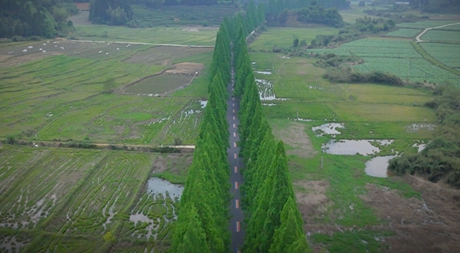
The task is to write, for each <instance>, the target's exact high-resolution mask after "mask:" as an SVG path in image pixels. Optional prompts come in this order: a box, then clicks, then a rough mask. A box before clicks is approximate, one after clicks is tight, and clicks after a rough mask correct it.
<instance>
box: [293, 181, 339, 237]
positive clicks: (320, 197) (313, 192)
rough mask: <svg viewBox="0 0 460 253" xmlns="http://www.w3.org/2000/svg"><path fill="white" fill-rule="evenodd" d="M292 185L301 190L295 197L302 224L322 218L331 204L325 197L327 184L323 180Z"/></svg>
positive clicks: (298, 182) (299, 182)
mask: <svg viewBox="0 0 460 253" xmlns="http://www.w3.org/2000/svg"><path fill="white" fill-rule="evenodd" d="M294 185H295V186H299V187H301V188H302V190H301V191H297V192H296V193H295V195H296V199H297V206H298V207H299V210H300V213H301V214H302V218H303V221H304V224H312V223H314V222H315V219H316V218H320V217H322V216H323V214H324V213H325V212H326V210H327V207H328V206H329V205H330V204H331V202H330V200H329V199H328V197H327V196H326V195H325V193H326V190H327V187H328V186H329V184H328V183H327V182H326V181H324V180H318V181H306V180H302V181H297V182H294ZM306 231H310V230H306Z"/></svg>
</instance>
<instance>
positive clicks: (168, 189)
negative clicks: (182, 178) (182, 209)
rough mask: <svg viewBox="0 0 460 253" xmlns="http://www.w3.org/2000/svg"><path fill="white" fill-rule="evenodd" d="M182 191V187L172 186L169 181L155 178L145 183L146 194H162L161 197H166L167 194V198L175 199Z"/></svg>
mask: <svg viewBox="0 0 460 253" xmlns="http://www.w3.org/2000/svg"><path fill="white" fill-rule="evenodd" d="M183 191H184V186H182V185H177V184H172V183H170V182H169V181H166V180H163V179H160V178H157V177H153V178H151V179H149V181H148V182H147V193H149V194H153V195H158V194H162V195H163V196H166V193H169V196H171V198H172V199H175V198H176V197H179V198H180V196H181V195H182V192H183Z"/></svg>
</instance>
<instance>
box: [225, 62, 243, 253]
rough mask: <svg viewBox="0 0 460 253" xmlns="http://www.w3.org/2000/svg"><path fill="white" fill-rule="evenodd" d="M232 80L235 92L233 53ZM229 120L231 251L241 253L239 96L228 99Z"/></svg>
mask: <svg viewBox="0 0 460 253" xmlns="http://www.w3.org/2000/svg"><path fill="white" fill-rule="evenodd" d="M231 71H232V82H231V83H230V84H229V85H228V88H227V89H228V93H229V94H233V89H234V85H235V71H234V69H233V53H232V70H231ZM227 105H228V109H227V121H228V123H229V132H230V148H228V149H227V153H228V162H229V164H230V184H231V188H230V189H231V190H230V194H231V196H232V198H231V202H230V217H231V219H230V232H231V234H232V237H231V239H232V241H231V244H230V250H231V251H230V252H234V253H241V251H240V249H241V248H242V247H243V242H244V230H243V227H242V223H243V221H244V216H243V211H242V210H241V192H240V187H241V184H242V183H243V177H242V175H241V171H240V168H241V167H242V165H243V162H242V160H241V159H240V158H239V156H238V154H239V152H240V148H239V147H238V141H239V140H240V138H239V136H238V125H239V123H240V121H239V120H238V110H239V109H240V101H239V100H238V99H237V98H234V97H232V96H229V99H228V100H227Z"/></svg>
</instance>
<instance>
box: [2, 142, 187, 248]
mask: <svg viewBox="0 0 460 253" xmlns="http://www.w3.org/2000/svg"><path fill="white" fill-rule="evenodd" d="M0 154H1V156H2V158H3V159H2V162H1V163H0V175H1V176H0V180H1V185H2V189H1V192H2V194H1V197H0V203H1V205H0V206H1V220H0V227H1V228H0V229H1V233H0V235H1V236H0V240H1V242H2V247H4V246H5V247H8V245H10V243H11V241H14V240H16V241H19V242H20V243H23V245H22V247H23V250H24V251H25V252H42V251H47V250H57V251H61V250H63V249H67V250H69V251H71V252H84V251H91V252H98V251H101V250H102V251H103V250H104V248H106V247H105V246H108V245H104V246H103V244H104V239H103V235H105V234H106V233H107V232H111V233H112V234H113V235H114V236H115V237H116V239H117V241H118V244H117V246H116V248H117V249H120V250H123V249H125V250H126V248H125V247H126V246H127V245H129V244H133V243H135V242H136V243H137V246H138V247H141V248H142V249H144V248H148V249H149V250H150V249H152V248H157V247H159V249H161V247H162V246H161V245H162V244H163V243H167V241H168V240H169V239H168V238H169V237H170V233H169V231H170V227H171V226H170V224H171V221H173V220H174V219H175V208H176V207H175V206H176V201H177V197H178V196H177V195H173V193H174V191H172V192H171V194H169V193H168V192H163V193H161V190H159V189H158V188H155V187H154V186H155V185H156V184H154V185H153V186H152V185H151V183H150V180H152V179H151V178H150V177H151V176H152V173H158V172H161V171H166V170H167V171H170V173H172V174H173V175H174V174H178V175H180V174H182V173H184V168H185V167H187V166H188V165H189V164H190V162H191V161H190V158H189V155H187V154H185V155H181V154H171V155H168V154H164V155H158V154H153V153H140V152H126V151H94V150H82V149H62V148H57V149H56V148H29V147H17V146H2V147H0ZM171 162H172V164H171ZM185 172H186V170H185ZM165 182H166V181H165ZM152 187H153V188H152ZM143 213H144V214H145V215H146V216H148V217H150V219H153V220H154V221H153V220H152V226H154V225H155V226H154V227H155V230H146V229H145V228H146V226H145V225H144V223H145V222H146V221H142V222H141V223H142V224H136V223H137V222H138V221H136V217H137V218H139V215H141V214H143ZM136 215H137V216H136ZM149 224H150V223H149V222H147V225H149ZM141 227H143V228H141ZM18 231H24V232H25V233H19V234H18ZM43 232H46V233H43ZM141 237H144V240H142V242H139V241H138V238H141ZM13 238H14V239H13ZM89 241H92V242H94V243H88V242H89ZM8 242H9V243H8ZM106 243H108V242H107V241H106ZM109 244H110V243H109ZM10 246H11V245H10ZM24 246H25V248H24ZM128 249H129V246H128ZM3 250H5V248H3V249H2V251H3Z"/></svg>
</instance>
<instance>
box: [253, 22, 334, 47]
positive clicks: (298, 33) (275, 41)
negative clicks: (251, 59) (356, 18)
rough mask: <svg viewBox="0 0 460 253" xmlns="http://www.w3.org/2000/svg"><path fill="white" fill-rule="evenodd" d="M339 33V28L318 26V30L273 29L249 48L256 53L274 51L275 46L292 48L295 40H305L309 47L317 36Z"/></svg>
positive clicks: (264, 33)
mask: <svg viewBox="0 0 460 253" xmlns="http://www.w3.org/2000/svg"><path fill="white" fill-rule="evenodd" d="M337 32H338V29H337V28H332V27H326V26H318V27H317V28H312V29H305V28H297V27H273V28H269V29H268V30H267V31H265V32H263V33H262V34H261V35H260V38H258V39H257V40H256V41H254V42H253V43H251V44H250V45H249V46H248V48H249V49H250V50H254V51H261V50H264V51H272V49H273V46H274V45H277V46H278V47H282V48H284V47H290V46H292V42H293V40H294V39H295V38H298V39H299V41H301V40H305V41H306V42H307V44H308V45H309V44H310V42H311V41H312V40H313V39H314V38H315V36H316V35H317V34H321V35H331V34H336V33H337Z"/></svg>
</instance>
